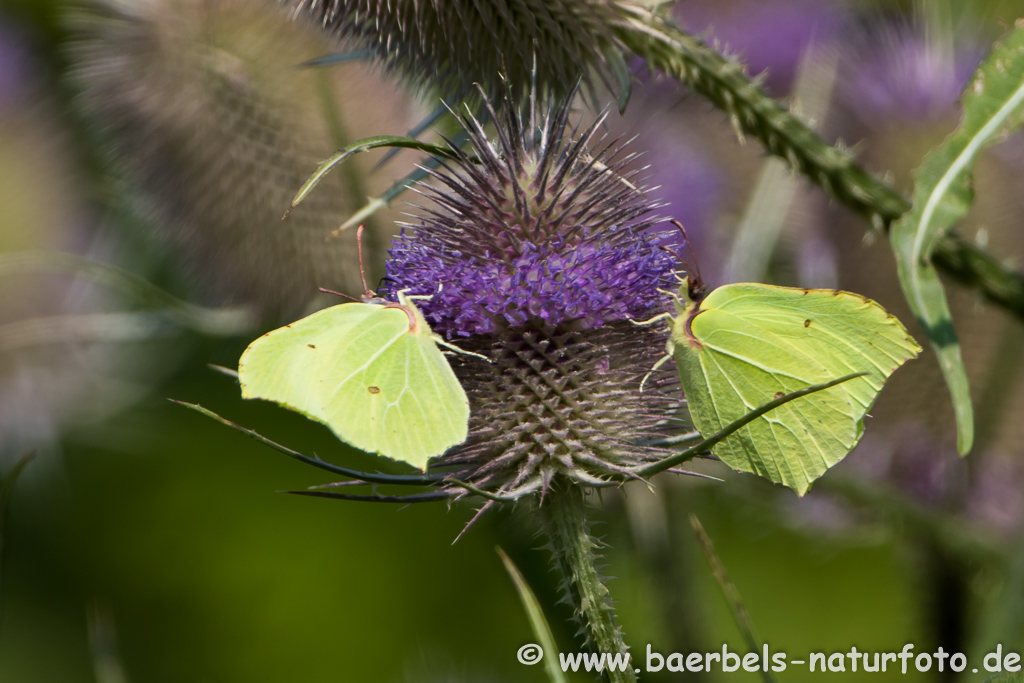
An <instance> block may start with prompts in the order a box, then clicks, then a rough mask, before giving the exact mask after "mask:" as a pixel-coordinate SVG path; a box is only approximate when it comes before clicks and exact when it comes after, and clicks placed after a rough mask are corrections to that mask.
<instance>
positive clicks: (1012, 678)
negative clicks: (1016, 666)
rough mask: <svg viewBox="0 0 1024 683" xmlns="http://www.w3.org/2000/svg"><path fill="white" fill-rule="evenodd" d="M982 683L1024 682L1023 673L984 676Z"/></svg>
mask: <svg viewBox="0 0 1024 683" xmlns="http://www.w3.org/2000/svg"><path fill="white" fill-rule="evenodd" d="M982 683H1024V674H1021V673H1014V674H996V675H995V676H992V677H991V678H986V679H985V680H984V681H982Z"/></svg>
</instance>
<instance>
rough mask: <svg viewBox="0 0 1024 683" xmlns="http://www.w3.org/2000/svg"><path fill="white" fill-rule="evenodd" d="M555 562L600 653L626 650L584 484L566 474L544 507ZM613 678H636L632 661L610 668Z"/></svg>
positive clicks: (630, 682)
mask: <svg viewBox="0 0 1024 683" xmlns="http://www.w3.org/2000/svg"><path fill="white" fill-rule="evenodd" d="M540 511H541V517H542V519H543V524H544V531H545V532H546V534H547V536H548V539H549V542H550V547H551V552H552V554H553V556H554V562H555V565H556V567H557V568H558V570H559V572H560V573H561V575H562V577H563V580H564V582H565V587H566V590H567V593H568V595H569V599H570V600H571V601H572V604H573V607H575V609H576V613H577V615H578V616H579V617H580V618H581V619H582V621H583V626H584V628H585V629H586V634H587V641H588V644H589V645H590V647H591V648H592V649H593V651H594V652H596V653H609V654H616V653H620V652H627V651H628V648H627V647H626V643H625V641H624V640H623V638H622V630H621V629H620V628H619V626H618V624H617V623H616V620H615V609H614V607H613V606H612V600H611V596H610V595H609V593H608V589H607V588H606V587H605V585H604V582H603V581H602V579H601V574H600V572H599V571H598V569H597V564H596V563H597V560H598V558H599V555H598V554H597V553H596V552H595V550H596V547H597V542H596V541H595V539H594V538H593V537H592V536H591V535H590V524H589V523H588V522H587V511H586V504H585V503H584V500H583V490H582V489H581V487H579V486H576V485H574V484H572V483H571V482H569V481H566V480H563V479H556V480H555V481H553V482H552V484H551V488H550V489H549V491H548V493H547V495H546V496H545V497H544V501H543V503H541V506H540ZM605 673H606V674H607V676H608V681H609V682H610V683H634V682H635V681H636V675H635V674H634V673H633V666H632V662H630V664H629V665H628V666H626V667H625V671H608V670H605Z"/></svg>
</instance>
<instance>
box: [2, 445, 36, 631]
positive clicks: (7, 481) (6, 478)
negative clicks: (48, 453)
mask: <svg viewBox="0 0 1024 683" xmlns="http://www.w3.org/2000/svg"><path fill="white" fill-rule="evenodd" d="M35 457H36V454H35V452H34V451H33V452H29V453H26V454H25V455H23V456H21V457H20V458H18V460H17V462H15V463H14V467H12V468H11V471H10V472H8V473H7V474H6V475H0V578H2V576H3V568H4V531H5V529H6V526H7V509H8V507H10V504H11V499H13V498H14V485H15V484H17V483H18V477H20V476H21V473H22V472H24V471H25V467H27V466H28V464H29V463H30V462H32V459H33V458H35ZM2 588H3V581H0V589H2ZM0 595H3V591H2V590H0ZM2 614H3V613H2V612H0V617H2ZM2 621H3V619H2V618H0V622H2Z"/></svg>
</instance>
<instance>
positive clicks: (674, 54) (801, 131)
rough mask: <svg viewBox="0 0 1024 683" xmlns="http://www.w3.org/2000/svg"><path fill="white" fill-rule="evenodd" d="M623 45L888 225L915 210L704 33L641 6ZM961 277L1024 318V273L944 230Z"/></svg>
mask: <svg viewBox="0 0 1024 683" xmlns="http://www.w3.org/2000/svg"><path fill="white" fill-rule="evenodd" d="M617 36H618V38H619V40H620V41H621V42H622V44H623V45H624V46H625V47H626V48H627V49H629V50H630V51H632V52H634V53H635V54H637V55H639V56H640V57H642V58H643V59H644V60H646V62H647V64H648V66H650V68H651V69H656V70H660V71H663V72H665V73H667V74H669V75H671V76H673V77H675V78H676V79H678V80H679V81H681V82H684V83H686V84H687V85H689V86H690V87H691V88H693V90H695V91H696V92H698V93H700V94H701V95H703V96H704V97H706V98H707V99H708V100H710V101H711V102H712V103H713V104H714V105H715V106H716V107H717V108H718V109H721V110H722V111H723V112H725V113H726V114H727V115H728V116H729V119H730V121H731V122H732V125H733V127H734V128H735V129H736V131H737V132H738V133H739V134H740V135H741V136H742V135H744V134H745V135H750V136H752V137H755V138H757V139H758V140H760V142H761V144H762V145H764V148H765V149H766V150H767V151H768V152H771V153H772V154H774V155H776V156H779V157H781V158H783V159H785V160H786V161H788V162H789V165H790V166H791V167H792V168H793V169H794V170H795V171H799V172H800V173H802V174H803V175H804V176H806V177H807V178H808V179H809V180H811V181H812V182H814V183H815V184H817V185H818V186H820V187H821V188H822V189H823V190H825V192H826V193H828V194H829V195H830V196H832V197H833V198H835V199H836V200H837V201H839V202H841V203H843V204H845V205H846V206H847V207H849V208H850V209H852V210H853V211H855V212H857V213H858V214H860V215H862V216H864V217H865V218H867V219H868V220H870V221H871V223H872V225H874V226H875V227H876V228H880V229H885V230H888V229H889V226H890V225H891V223H892V222H893V221H895V220H896V219H897V218H899V217H900V216H901V215H902V214H904V213H906V212H907V211H908V210H909V209H910V203H909V202H908V201H907V200H906V199H904V198H903V197H902V196H901V195H900V194H899V193H898V192H897V191H896V190H895V189H894V188H892V187H891V186H890V185H888V184H887V183H885V182H883V181H881V180H879V179H877V178H875V177H874V176H872V175H871V174H870V173H868V172H867V171H865V170H864V169H863V168H861V167H860V166H859V165H857V163H855V162H854V160H853V156H852V154H851V153H850V152H849V151H848V150H845V149H842V148H840V147H838V146H832V145H830V144H828V143H827V142H825V140H823V139H822V138H821V136H819V135H818V134H817V133H816V132H815V131H814V130H813V129H812V128H811V127H810V126H808V125H807V124H805V123H804V122H802V121H801V120H800V119H798V118H797V117H796V116H794V115H793V114H791V113H790V112H789V111H788V110H787V109H786V108H784V107H783V106H782V105H781V104H780V103H779V102H777V101H776V100H774V99H772V98H771V97H769V96H768V95H767V94H765V92H764V91H763V90H762V89H761V88H760V86H759V85H758V84H757V83H756V82H755V81H753V80H751V79H750V78H749V77H748V76H747V75H746V74H745V73H744V71H743V67H742V65H741V64H740V63H739V62H738V61H736V60H734V59H730V58H727V57H724V56H723V55H721V54H719V53H718V51H716V50H714V49H712V48H711V47H709V46H708V45H706V44H705V43H704V42H703V41H701V40H700V39H699V38H697V37H696V36H693V35H691V34H689V33H686V32H685V31H683V30H681V29H679V28H677V27H675V26H673V25H672V24H670V23H669V22H668V21H666V20H664V19H662V18H660V17H658V16H657V15H654V14H651V13H647V12H638V13H637V14H636V15H635V16H630V17H628V18H627V19H625V24H624V25H623V26H622V27H621V28H619V30H618V31H617ZM931 258H932V260H933V262H934V264H935V265H936V266H937V267H938V268H939V269H940V270H941V271H943V272H944V273H945V274H946V275H948V276H950V277H951V278H953V279H954V280H956V281H957V282H959V283H960V284H962V285H966V286H968V287H975V288H977V289H978V290H979V291H980V292H981V293H982V295H983V296H984V297H985V298H986V299H988V300H989V301H990V302H992V303H994V304H996V305H998V306H1001V307H1002V308H1004V309H1006V310H1007V311H1009V312H1011V313H1013V314H1014V315H1016V316H1017V317H1018V318H1021V319H1024V275H1022V274H1021V273H1019V272H1016V271H1014V270H1012V269H1011V268H1008V267H1006V266H1004V265H1003V264H1001V263H1000V262H999V261H998V260H997V259H996V258H995V257H994V256H992V255H991V254H989V253H987V252H986V251H984V250H983V249H980V248H978V247H977V246H974V245H972V244H970V243H969V242H968V241H966V240H965V239H964V238H962V237H960V236H958V235H956V234H955V233H947V234H945V235H943V236H942V237H941V238H940V239H939V240H938V242H937V244H936V246H935V250H934V252H933V253H932V255H931Z"/></svg>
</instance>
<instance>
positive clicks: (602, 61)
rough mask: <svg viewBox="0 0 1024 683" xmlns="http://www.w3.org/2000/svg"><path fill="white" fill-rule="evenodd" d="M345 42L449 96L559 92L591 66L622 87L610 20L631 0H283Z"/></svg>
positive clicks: (625, 84) (619, 17)
mask: <svg viewBox="0 0 1024 683" xmlns="http://www.w3.org/2000/svg"><path fill="white" fill-rule="evenodd" d="M285 2H286V4H288V5H290V6H291V7H292V8H293V9H294V10H295V11H296V12H298V13H307V14H310V15H312V16H313V17H314V18H315V19H316V20H317V21H319V22H320V23H321V24H323V25H324V26H325V27H326V28H328V29H329V30H331V31H332V32H333V33H335V34H336V35H337V36H339V37H340V38H342V39H343V40H344V41H345V42H344V44H345V46H346V49H352V50H359V49H364V50H369V51H370V52H372V53H373V54H374V55H375V56H376V57H377V58H378V59H379V60H380V61H381V62H382V63H383V64H384V65H385V67H386V68H387V69H389V70H391V71H393V72H396V73H397V74H399V75H400V76H402V77H404V78H405V79H406V80H407V82H409V83H411V84H414V85H416V86H417V87H420V86H423V85H426V86H427V87H428V88H430V89H432V90H433V91H434V93H435V94H439V95H441V96H442V97H444V98H446V99H449V100H450V99H452V98H456V97H466V96H473V95H475V92H476V91H475V87H474V86H475V84H481V85H482V86H483V88H484V91H485V92H486V94H487V95H488V96H489V97H491V98H492V100H496V99H497V98H499V97H500V96H501V95H502V93H503V91H504V89H505V85H504V84H503V83H502V82H501V79H499V78H498V74H504V75H505V77H506V78H507V80H508V81H509V83H510V84H511V87H512V91H513V95H514V97H515V101H525V96H526V95H527V94H529V92H530V91H531V89H532V88H534V87H535V88H536V90H537V91H538V93H539V94H540V95H541V96H544V95H549V94H550V95H556V96H564V95H565V94H566V93H568V92H569V91H570V90H571V89H572V88H573V86H574V84H575V83H576V81H578V80H579V79H580V78H581V77H582V78H583V79H584V82H585V83H587V84H588V85H589V84H590V82H591V81H590V79H591V78H592V76H593V75H594V74H596V75H597V77H598V79H599V80H603V81H604V82H605V83H606V84H608V85H609V86H611V87H612V89H613V90H617V91H619V94H620V95H622V90H623V89H626V90H628V88H629V72H628V69H627V67H626V63H625V59H624V57H623V51H622V48H621V47H620V45H619V43H618V41H617V40H616V38H615V35H614V31H613V27H615V26H617V25H621V24H623V23H624V22H625V21H626V19H625V16H626V15H628V14H629V13H630V12H631V11H636V9H637V3H636V2H634V1H633V0H487V2H477V1H476V0H445V1H444V2H431V1H428V0H285Z"/></svg>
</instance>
